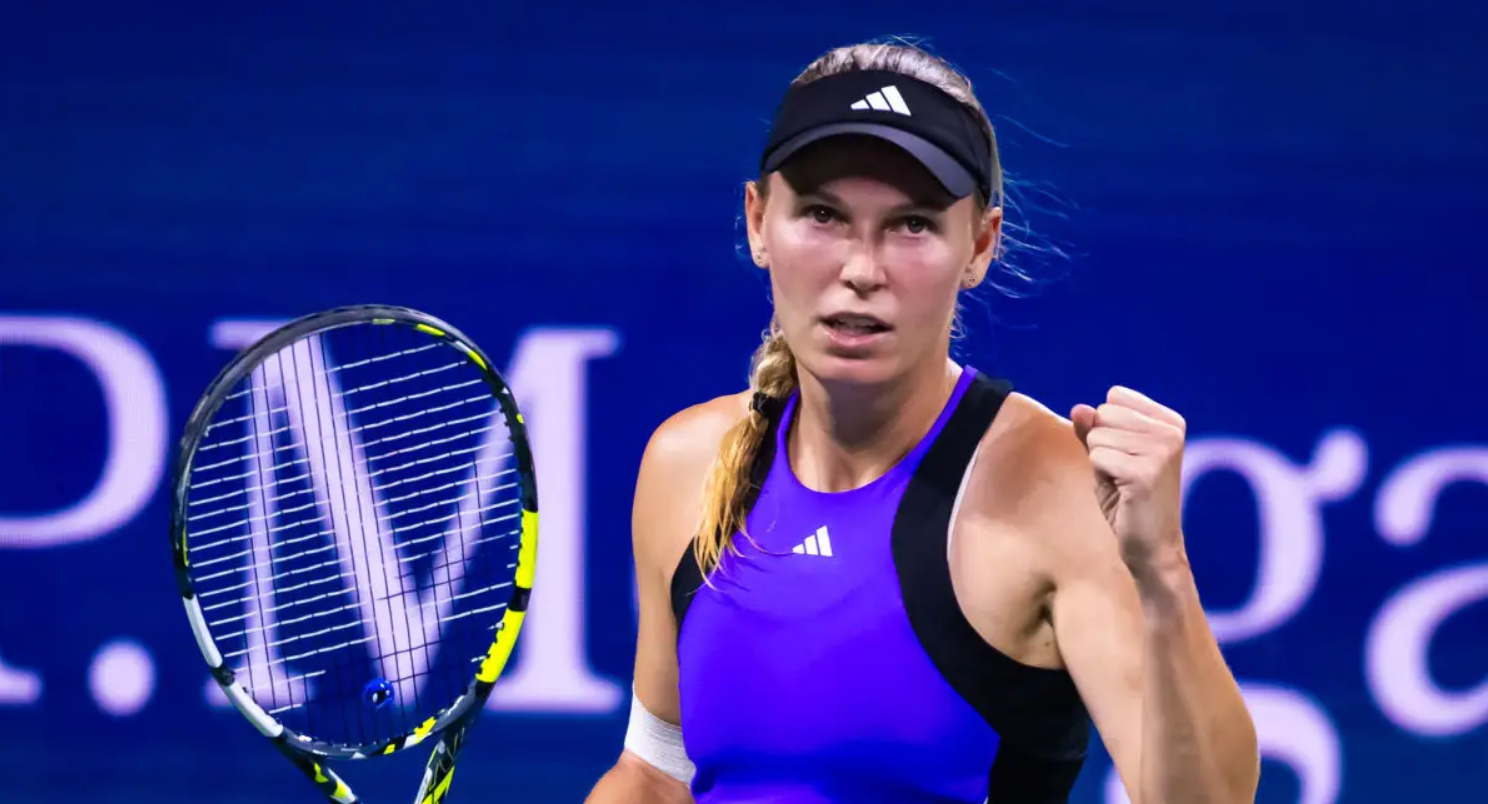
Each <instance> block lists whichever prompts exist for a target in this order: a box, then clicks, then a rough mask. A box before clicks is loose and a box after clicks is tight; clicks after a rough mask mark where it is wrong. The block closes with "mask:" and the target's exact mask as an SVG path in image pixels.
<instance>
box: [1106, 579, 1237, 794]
mask: <svg viewBox="0 0 1488 804" xmlns="http://www.w3.org/2000/svg"><path fill="white" fill-rule="evenodd" d="M1133 575H1134V577H1135V578H1136V579H1137V588H1138V590H1139V592H1140V595H1141V599H1142V610H1143V611H1142V613H1143V663H1142V664H1143V668H1144V670H1143V679H1142V701H1143V712H1142V754H1141V756H1142V763H1141V791H1142V801H1141V802H1138V804H1199V803H1201V802H1207V803H1212V804H1249V802H1252V801H1254V799H1255V788H1256V783H1257V781H1258V776H1259V756H1258V753H1257V747H1256V734H1255V726H1254V724H1253V722H1252V721H1251V718H1250V713H1249V711H1248V710H1247V709H1246V706H1245V702H1244V699H1243V698H1241V696H1240V689H1239V686H1238V685H1237V684H1236V682H1235V679H1234V677H1233V676H1232V675H1231V673H1230V670H1229V668H1228V667H1227V666H1226V664H1225V661H1224V657H1223V656H1222V655H1221V654H1220V651H1219V646H1218V644H1217V643H1216V641H1215V639H1214V635H1213V634H1212V633H1211V632H1210V630H1209V625H1208V623H1207V622H1206V620H1205V616H1204V610H1203V606H1202V604H1201V603H1200V601H1199V595H1198V590H1197V588H1196V586H1195V584H1194V578H1193V573H1192V572H1191V570H1190V568H1189V564H1188V561H1187V558H1186V556H1183V555H1181V554H1179V555H1177V556H1174V557H1171V558H1169V559H1166V560H1162V561H1158V562H1153V564H1152V565H1151V566H1148V567H1143V568H1139V569H1134V571H1133Z"/></svg>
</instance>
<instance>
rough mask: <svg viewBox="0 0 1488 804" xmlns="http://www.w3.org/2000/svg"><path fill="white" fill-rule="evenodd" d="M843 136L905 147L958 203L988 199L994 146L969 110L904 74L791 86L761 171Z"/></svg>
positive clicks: (864, 73) (847, 76) (845, 76)
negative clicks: (976, 197) (974, 195)
mask: <svg viewBox="0 0 1488 804" xmlns="http://www.w3.org/2000/svg"><path fill="white" fill-rule="evenodd" d="M841 134H859V135H866V136H870V137H877V138H879V139H881V140H885V141H887V142H891V143H893V144H894V145H897V146H899V147H900V148H903V149H904V150H905V151H906V152H908V153H909V154H910V155H911V156H913V157H914V158H915V159H916V160H918V161H919V162H920V164H922V165H924V166H925V169H926V170H928V171H930V174H931V175H932V176H934V177H935V178H936V180H938V181H939V182H940V184H941V186H943V187H945V189H946V191H947V192H949V193H950V194H951V195H952V196H954V197H956V198H964V197H966V196H968V195H971V194H972V193H973V192H978V193H980V194H981V197H982V198H983V199H984V200H987V201H991V200H993V199H992V144H991V142H989V141H988V140H987V135H986V133H985V132H984V131H983V130H982V126H981V122H980V121H979V120H978V119H977V117H976V116H975V115H974V114H973V113H972V111H971V110H970V109H968V108H966V107H965V106H964V105H962V104H961V103H960V102H959V101H957V100H956V99H955V98H952V97H951V96H950V95H947V94H946V93H945V92H942V91H941V90H940V89H938V88H936V87H935V86H932V85H930V84H927V83H925V82H923V81H920V80H918V79H914V78H910V77H908V76H905V75H903V74H902V73H896V72H890V71H887V70H859V71H856V72H849V73H840V74H838V75H831V76H827V77H825V78H819V79H817V80H815V81H811V82H809V83H806V84H802V85H800V86H794V87H791V89H790V91H788V92H787V93H786V95H785V100H784V101H782V102H781V104H780V108H779V109H778V110H777V111H776V113H775V122H774V124H773V125H772V126H771V128H770V141H769V144H768V145H766V146H765V152H764V155H763V156H762V157H761V159H760V172H761V173H762V174H764V173H770V172H772V171H775V170H778V169H779V168H780V166H781V165H782V164H784V163H785V161H786V160H787V159H789V158H790V157H791V156H793V155H794V154H796V153H797V152H798V151H800V150H801V149H802V148H804V147H806V146H807V145H810V144H811V143H814V142H817V141H819V140H822V139H825V138H827V137H835V136H838V135H841Z"/></svg>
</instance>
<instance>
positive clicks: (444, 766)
mask: <svg viewBox="0 0 1488 804" xmlns="http://www.w3.org/2000/svg"><path fill="white" fill-rule="evenodd" d="M467 727H468V724H460V725H458V726H456V727H454V728H453V729H452V730H450V731H448V732H446V733H445V735H444V736H443V737H442V738H441V739H440V741H439V744H438V745H437V746H435V748H434V751H433V753H432V754H430V755H429V764H428V766H427V767H426V768H425V769H424V780H423V781H422V782H420V783H419V789H418V793H417V794H416V795H415V796H414V799H413V800H414V804H439V802H441V801H443V800H444V797H445V796H447V795H449V787H450V782H451V781H453V780H454V775H455V757H456V756H457V755H458V754H459V753H460V748H461V746H462V745H463V744H464V742H465V730H466V728H467Z"/></svg>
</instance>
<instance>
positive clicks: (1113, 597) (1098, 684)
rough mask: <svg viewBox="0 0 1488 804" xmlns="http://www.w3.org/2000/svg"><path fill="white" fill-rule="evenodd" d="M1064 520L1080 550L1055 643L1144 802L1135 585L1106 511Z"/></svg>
mask: <svg viewBox="0 0 1488 804" xmlns="http://www.w3.org/2000/svg"><path fill="white" fill-rule="evenodd" d="M1065 510H1066V511H1068V510H1069V509H1065ZM1063 519H1064V522H1063V527H1064V528H1065V534H1064V538H1065V539H1067V540H1069V541H1070V542H1073V544H1071V547H1072V548H1073V549H1072V550H1070V551H1069V554H1068V555H1069V556H1070V557H1067V558H1064V559H1062V560H1061V562H1060V566H1059V568H1058V569H1057V571H1056V575H1055V590H1054V595H1053V600H1052V602H1051V614H1052V620H1053V623H1054V634H1055V640H1056V643H1057V644H1058V647H1059V653H1060V656H1061V657H1062V658H1063V661H1064V665H1065V667H1066V669H1067V670H1068V671H1069V674H1070V677H1071V678H1072V679H1073V680H1074V682H1075V686H1076V687H1077V688H1078V689H1079V691H1080V696H1081V698H1082V699H1083V700H1084V702H1085V707H1086V709H1087V710H1088V711H1089V712H1090V717H1091V720H1092V721H1093V722H1094V723H1095V727H1096V730H1097V731H1098V732H1099V733H1100V737H1101V741H1102V742H1103V743H1104V744H1105V746H1106V750H1107V752H1109V753H1110V755H1111V759H1112V762H1113V763H1114V764H1115V766H1116V770H1117V772H1118V773H1119V774H1120V775H1121V778H1122V781H1123V782H1124V783H1125V785H1126V789H1127V790H1128V791H1130V792H1131V793H1132V795H1131V798H1132V800H1133V801H1138V800H1139V796H1138V795H1137V792H1136V791H1137V789H1138V785H1139V782H1140V767H1139V766H1140V760H1141V745H1142V657H1143V655H1144V654H1143V633H1142V613H1141V604H1140V601H1139V599H1138V596H1137V590H1136V585H1135V584H1134V583H1133V581H1132V578H1131V574H1130V573H1129V572H1128V571H1127V569H1126V565H1125V564H1124V563H1123V562H1122V561H1121V557H1120V554H1119V551H1118V548H1117V546H1116V538H1115V536H1114V535H1113V534H1112V533H1110V528H1109V527H1108V526H1107V525H1106V523H1105V519H1104V518H1103V517H1102V516H1101V515H1100V513H1099V511H1094V512H1093V514H1092V513H1090V512H1085V513H1083V514H1082V515H1078V516H1074V517H1069V516H1066V517H1063ZM1072 529H1073V533H1074V535H1072Z"/></svg>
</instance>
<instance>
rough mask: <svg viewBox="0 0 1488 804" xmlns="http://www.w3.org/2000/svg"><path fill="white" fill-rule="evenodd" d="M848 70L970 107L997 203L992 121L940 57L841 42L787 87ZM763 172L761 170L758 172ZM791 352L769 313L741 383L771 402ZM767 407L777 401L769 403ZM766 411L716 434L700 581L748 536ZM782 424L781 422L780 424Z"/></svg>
mask: <svg viewBox="0 0 1488 804" xmlns="http://www.w3.org/2000/svg"><path fill="white" fill-rule="evenodd" d="M856 70H890V71H893V72H898V73H901V74H903V75H906V76H909V77H911V78H916V79H919V80H921V81H924V82H926V83H928V84H932V85H934V86H935V87H937V88H939V89H940V90H941V91H943V92H945V93H946V94H948V95H950V96H951V97H952V98H955V99H956V100H957V101H960V102H961V103H963V104H965V105H966V106H967V108H969V109H971V110H972V111H974V112H975V113H976V116H977V117H978V118H979V120H980V121H981V125H982V130H983V131H984V132H985V133H986V135H987V138H988V140H989V141H990V142H991V143H992V182H991V189H992V193H991V197H990V198H981V197H980V196H979V197H978V198H977V199H976V200H977V203H978V207H979V208H980V209H983V210H985V209H987V208H988V207H990V206H999V205H1001V203H1002V195H1003V186H1002V170H1001V168H1000V166H999V163H998V158H997V140H996V137H995V135H994V133H993V130H992V122H991V120H989V119H988V117H987V113H986V111H985V110H983V109H982V105H981V103H980V102H978V101H977V98H976V95H975V94H974V93H973V92H972V87H971V81H970V79H968V78H967V77H966V76H965V75H962V74H961V73H960V72H958V71H957V70H956V69H955V68H954V67H952V66H951V65H950V64H948V63H947V62H946V61H945V60H943V59H941V58H940V57H938V56H935V55H933V54H931V53H929V52H927V51H925V50H922V49H920V48H919V47H916V46H914V45H911V44H906V43H897V42H896V43H869V44H859V45H851V46H848V47H841V48H837V49H835V50H832V51H829V52H828V53H826V54H825V55H823V56H821V57H820V58H818V59H817V60H816V61H813V62H812V63H811V64H810V65H808V66H807V67H806V69H805V70H803V71H802V72H801V74H800V75H798V76H796V78H795V80H793V81H792V82H791V85H792V86H798V85H801V84H806V83H809V82H811V81H815V80H817V79H819V78H825V77H827V76H832V75H838V74H841V73H847V72H853V71H856ZM762 179H763V177H762ZM765 187H766V182H764V181H763V180H761V181H760V182H758V184H757V185H756V188H757V190H758V192H759V193H760V196H761V198H762V199H763V197H764V194H765ZM957 319H958V321H956V322H953V325H952V328H953V336H954V335H955V333H956V332H957V331H959V315H958V316H957ZM798 384H799V378H798V376H797V373H796V358H795V356H794V355H793V354H791V350H790V346H789V345H788V344H787V343H786V341H785V337H784V335H783V334H782V333H781V331H780V324H779V322H778V321H775V320H773V319H772V320H771V321H770V326H769V328H768V329H766V330H765V333H764V338H763V342H762V343H761V344H760V346H759V348H758V349H756V350H755V352H754V356H753V358H752V360H751V361H750V372H749V388H750V391H751V392H753V393H754V394H756V395H759V394H763V395H764V396H765V397H767V398H768V399H770V400H774V401H775V402H776V403H783V402H784V400H785V399H786V398H788V397H789V396H790V395H791V394H792V393H793V392H794V391H795V390H796V388H797V386H798ZM775 407H777V408H778V407H780V405H779V404H776V405H775ZM770 419H771V413H770V412H769V410H768V407H762V406H760V405H754V404H751V405H750V409H749V413H748V415H746V416H745V417H744V418H743V419H741V420H740V421H739V422H738V423H736V424H735V425H734V426H733V427H732V428H730V429H729V431H728V432H727V433H726V434H725V435H724V437H723V442H722V444H721V445H720V446H719V449H718V457H717V459H716V460H715V461H714V463H713V467H712V470H711V471H710V472H709V474H708V478H707V482H706V485H705V487H704V502H703V511H702V522H701V525H700V526H699V528H698V532H697V538H696V539H694V540H693V555H694V556H695V557H696V559H697V562H698V568H699V569H700V570H701V571H702V573H703V577H704V579H705V581H706V580H707V579H708V578H709V572H710V570H711V569H712V568H713V567H715V566H717V564H718V562H719V560H720V559H722V557H723V553H724V551H725V550H729V551H733V552H734V553H736V554H737V553H738V548H737V546H736V545H735V544H734V542H733V534H735V533H740V534H743V535H744V536H745V538H749V534H748V532H747V530H746V528H745V520H746V519H747V517H748V515H749V506H750V505H751V504H752V502H753V500H754V495H755V494H756V493H757V492H758V491H759V489H758V488H756V487H755V485H754V480H755V478H754V477H753V474H754V464H755V462H756V460H757V459H758V457H759V454H760V449H761V447H763V446H764V441H765V438H766V437H768V435H769V433H770V424H771V421H770ZM782 426H783V425H782Z"/></svg>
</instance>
